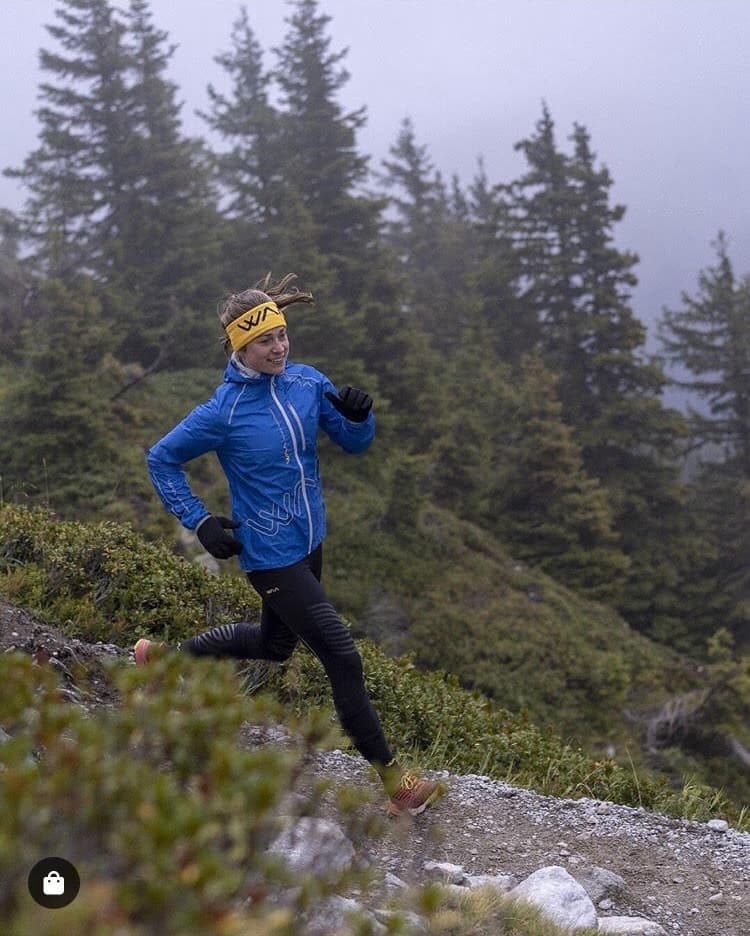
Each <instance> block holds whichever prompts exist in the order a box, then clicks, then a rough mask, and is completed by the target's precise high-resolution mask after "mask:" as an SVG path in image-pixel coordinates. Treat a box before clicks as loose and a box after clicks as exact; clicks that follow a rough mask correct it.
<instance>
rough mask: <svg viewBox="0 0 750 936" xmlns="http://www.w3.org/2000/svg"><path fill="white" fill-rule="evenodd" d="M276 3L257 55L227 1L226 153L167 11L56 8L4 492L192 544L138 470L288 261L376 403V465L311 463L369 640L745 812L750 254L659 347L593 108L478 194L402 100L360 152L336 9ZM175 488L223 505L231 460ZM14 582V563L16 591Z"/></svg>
mask: <svg viewBox="0 0 750 936" xmlns="http://www.w3.org/2000/svg"><path fill="white" fill-rule="evenodd" d="M288 10H289V12H288V16H287V20H286V26H287V33H286V36H285V38H284V41H283V42H282V43H281V45H280V46H279V47H278V48H276V49H274V50H270V51H264V47H263V44H262V42H263V37H262V36H259V35H257V34H256V32H255V30H254V27H253V21H252V14H251V12H248V10H247V9H245V8H244V7H238V10H237V16H236V20H235V22H234V24H233V28H232V31H231V34H230V35H228V36H227V38H226V45H225V48H224V49H223V50H217V53H216V59H215V60H216V62H217V63H218V64H219V65H220V66H221V68H222V69H223V70H224V72H225V73H226V78H227V80H226V83H225V84H226V89H225V90H219V89H217V88H215V87H212V86H209V88H208V100H209V102H210V103H209V105H208V106H207V108H206V111H205V113H202V114H201V117H202V120H203V121H204V122H205V126H206V136H207V137H209V136H210V138H211V140H213V141H219V142H218V143H212V144H211V145H209V144H208V143H207V142H206V139H201V138H190V137H188V136H186V135H185V134H184V132H183V129H182V122H181V117H180V111H181V106H182V105H181V102H180V89H179V88H178V87H177V86H176V84H175V83H174V82H173V81H172V80H171V79H170V77H169V66H170V60H171V56H172V54H173V51H174V50H173V46H172V45H171V44H170V38H169V36H168V35H167V33H166V32H164V31H163V30H162V29H160V28H159V25H158V24H157V23H156V22H155V20H154V17H153V14H152V11H151V10H150V8H149V3H148V0H119V2H117V3H115V2H112V0H59V2H58V6H57V9H56V12H55V19H54V22H52V23H50V24H49V25H48V27H47V31H48V38H47V41H46V45H45V47H44V48H43V49H42V50H41V51H40V56H41V58H40V61H41V65H42V69H43V73H44V81H43V83H42V84H40V87H39V92H38V100H39V106H38V110H37V112H36V116H37V119H38V127H39V136H38V140H37V143H36V147H35V148H34V149H33V150H32V151H31V152H29V153H28V155H27V156H26V158H25V160H24V161H23V163H22V164H21V165H18V166H11V167H6V168H5V170H4V171H5V173H6V174H7V175H10V176H12V177H14V178H16V179H18V180H19V181H20V183H21V184H22V187H23V190H24V192H25V196H26V197H25V202H24V204H23V207H22V208H21V209H19V210H18V211H11V210H9V209H7V208H0V324H1V325H2V327H0V377H1V380H0V509H6V508H9V509H11V510H12V511H13V512H14V513H13V514H12V515H13V516H18V515H19V514H17V513H15V511H17V510H18V509H19V508H23V509H26V508H29V509H34V508H44V509H46V510H48V511H52V512H53V514H54V516H55V517H57V518H59V519H60V521H61V522H69V521H76V522H79V523H84V524H89V523H90V524H91V525H92V526H91V536H92V537H95V536H98V535H100V533H98V532H97V530H100V527H97V526H96V524H101V523H102V522H105V521H106V522H112V523H120V524H126V525H129V526H130V527H132V528H133V530H134V531H135V532H136V533H137V534H139V535H140V536H143V537H145V538H146V539H148V540H150V541H153V542H157V541H158V542H161V543H167V544H168V545H169V547H170V548H171V549H172V551H173V552H174V553H176V554H177V555H180V556H183V557H184V558H185V559H186V560H187V561H193V560H196V561H199V560H201V558H202V550H201V549H200V547H199V546H198V545H197V542H196V540H195V538H194V537H193V536H192V535H188V534H186V532H185V531H182V530H181V529H180V528H179V526H178V524H177V523H176V521H175V520H174V519H173V518H172V517H171V516H169V515H167V514H166V513H165V511H164V510H163V508H162V506H161V503H160V502H159V500H158V498H157V497H156V495H155V494H154V492H153V490H152V488H151V485H150V482H149V480H148V476H147V474H146V469H145V461H144V454H145V452H146V450H147V449H148V448H149V446H150V445H151V444H152V443H153V442H154V441H155V440H156V439H157V438H159V437H160V436H161V435H162V434H163V433H164V432H166V431H167V430H168V429H170V428H171V427H172V426H173V425H174V424H175V423H176V422H177V421H178V420H179V419H180V418H182V416H184V415H185V414H186V413H187V412H189V411H190V410H191V409H192V408H193V407H194V406H195V405H197V404H198V403H200V402H202V401H203V400H205V399H206V398H207V397H208V396H210V394H211V393H212V391H213V388H214V387H215V386H216V385H217V384H218V383H219V382H220V379H221V371H222V368H223V366H224V354H223V351H222V350H221V345H220V338H221V328H220V326H219V322H218V319H217V317H216V314H215V309H216V305H217V303H218V301H219V300H220V299H221V297H222V296H223V295H225V294H226V293H230V292H237V291H240V290H242V289H244V288H246V287H247V286H250V285H253V284H254V283H256V282H257V281H259V280H260V279H262V278H263V277H264V276H265V274H266V273H267V272H269V271H271V272H272V273H273V274H274V276H276V277H278V278H281V276H283V275H285V274H286V273H294V274H296V275H297V280H296V281H295V282H296V284H297V285H298V286H299V288H301V289H304V290H309V291H311V292H312V293H313V295H314V297H315V302H314V304H313V305H309V306H304V307H301V305H296V306H294V307H293V308H292V309H291V310H290V311H289V313H288V318H289V326H290V337H291V344H292V353H291V356H292V359H293V360H296V361H302V362H305V363H309V364H312V365H314V366H315V367H317V368H319V369H320V370H322V371H323V372H324V373H326V374H327V375H328V376H329V377H330V378H331V379H332V380H333V381H334V383H336V385H337V386H342V385H345V384H352V385H354V386H357V387H362V388H363V389H366V390H367V391H368V392H369V393H371V394H372V396H373V397H374V399H375V412H376V417H377V422H378V434H377V437H376V441H375V443H374V444H373V446H372V447H371V449H370V450H369V451H368V452H367V453H366V454H365V455H363V456H358V457H356V458H348V457H346V456H343V455H342V453H341V452H340V451H338V450H334V449H333V447H332V446H328V445H327V444H326V443H325V442H323V443H322V445H321V461H322V463H323V466H322V473H323V476H324V478H325V480H326V491H327V503H328V509H329V537H328V540H327V544H326V550H327V552H326V567H325V580H324V581H325V584H326V587H327V590H328V591H329V593H330V596H331V599H332V601H333V602H334V604H335V605H336V606H337V607H338V608H339V609H340V611H341V612H342V614H343V615H344V616H345V617H346V618H347V620H348V621H349V622H350V623H351V625H352V628H353V629H354V631H355V633H356V635H357V636H358V637H361V638H367V639H368V640H370V641H372V642H373V643H374V644H376V645H377V646H378V647H379V648H381V649H382V650H383V651H384V652H386V653H388V654H391V655H394V656H395V655H399V654H410V655H412V657H413V659H414V661H415V663H416V665H417V666H418V667H419V668H421V669H423V670H438V669H439V670H442V671H445V672H447V673H449V674H451V676H452V677H455V678H456V679H457V680H458V681H459V682H460V684H461V686H462V687H464V688H465V689H468V690H472V691H476V692H477V693H481V694H482V695H483V696H486V697H488V698H489V699H491V700H493V701H494V702H496V703H498V704H499V705H502V706H504V707H505V708H507V709H509V710H511V711H513V712H525V713H528V715H529V717H530V718H531V719H532V720H533V721H534V722H536V723H539V724H540V725H551V726H553V727H554V730H555V731H557V732H559V733H560V734H561V735H562V736H564V737H565V738H569V739H573V740H574V741H575V743H577V744H581V745H582V746H583V747H585V748H586V749H587V750H589V751H590V752H591V753H592V754H594V755H601V756H612V757H614V758H616V759H618V760H621V761H622V762H624V763H628V762H630V761H632V760H635V761H637V762H642V763H644V764H646V765H647V766H648V767H649V768H653V769H656V770H658V771H661V772H662V773H663V774H664V775H665V776H667V777H669V778H670V781H671V782H673V783H675V784H677V785H681V784H683V783H684V782H685V781H686V778H688V777H691V776H692V777H695V778H697V780H698V781H700V782H710V783H712V784H715V785H717V786H720V787H722V788H723V789H724V790H726V791H727V793H728V795H730V796H731V797H732V798H733V799H734V800H735V801H736V802H739V803H750V728H748V725H750V271H743V270H736V269H735V268H734V266H733V264H732V262H731V260H730V256H729V248H728V243H729V241H728V238H729V236H731V232H728V233H726V234H725V233H724V232H721V231H719V232H717V233H716V238H715V241H714V243H713V244H712V245H711V249H712V251H713V253H712V260H711V262H710V264H709V265H708V266H707V267H706V268H705V269H703V270H696V271H695V272H696V276H695V282H694V283H687V284H685V291H684V292H683V294H682V298H681V302H680V303H679V306H678V307H676V308H671V309H664V310H663V313H662V317H661V320H660V322H659V328H658V332H659V334H658V337H659V352H658V353H653V352H649V351H647V348H646V327H645V325H644V323H643V322H642V321H641V320H640V319H639V317H638V313H637V310H636V309H635V308H634V307H633V291H634V287H635V286H636V285H637V275H638V273H637V270H638V257H637V255H636V253H635V252H631V251H629V250H625V249H622V248H620V247H618V246H617V245H616V240H615V238H616V234H617V225H618V223H619V222H620V221H621V220H622V218H623V216H624V214H625V211H626V206H624V205H619V204H614V203H613V200H612V191H611V190H612V185H613V180H612V177H611V175H610V173H609V171H608V169H607V168H606V165H605V163H604V162H602V161H601V159H600V158H599V155H598V154H597V152H596V147H595V141H594V140H592V138H591V135H590V133H589V132H588V130H587V129H586V126H585V125H584V124H578V123H576V124H574V125H573V127H572V128H560V127H558V126H557V125H556V123H555V119H554V115H553V114H552V113H551V111H550V109H549V107H548V106H547V105H546V104H544V103H541V104H540V109H539V113H538V114H535V115H534V114H532V115H529V130H528V135H527V136H526V138H525V139H522V140H519V141H518V142H517V143H516V148H517V150H518V152H519V153H520V155H521V157H522V159H523V170H522V172H521V173H520V174H519V176H518V178H512V179H491V178H488V176H487V173H486V170H485V167H484V164H483V162H482V161H481V160H480V159H478V160H477V167H476V172H475V175H474V177H473V179H472V180H471V182H470V183H469V184H468V185H465V184H463V183H462V182H461V181H460V180H459V179H458V178H457V177H453V178H446V177H445V176H444V174H443V173H441V171H440V168H439V167H437V166H436V165H435V164H434V163H433V161H432V158H431V156H430V148H429V141H425V140H422V139H420V137H419V134H418V130H417V128H416V127H415V125H414V123H413V121H412V120H411V119H410V117H409V116H406V115H405V116H404V118H403V120H402V122H401V125H400V128H399V131H398V134H397V137H396V139H395V140H393V143H392V146H391V147H390V151H389V154H388V158H387V159H385V160H383V161H382V163H381V164H380V165H373V163H372V160H371V158H370V157H369V156H368V155H367V154H366V153H363V152H362V151H361V150H360V149H359V147H358V131H359V130H360V129H361V128H362V127H363V125H364V123H365V121H366V117H367V114H366V109H365V107H364V106H363V107H362V108H361V109H358V110H353V111H349V112H347V111H346V110H345V109H344V108H343V107H342V105H341V103H340V94H339V92H340V91H341V89H342V88H343V87H344V86H345V85H346V82H347V80H348V77H349V76H348V73H347V70H346V65H345V52H342V51H340V50H337V49H335V48H333V46H332V40H331V37H330V33H329V24H330V18H329V17H328V16H327V15H326V14H325V13H324V12H323V11H322V10H321V8H320V6H319V3H318V0H293V2H291V3H290V4H289V8H288ZM188 104H189V102H188ZM209 131H210V132H209ZM635 246H636V247H637V245H635ZM673 374H679V380H677V378H675V377H673V376H670V375H673ZM675 385H677V386H679V388H680V390H681V392H682V394H683V396H682V397H681V398H682V399H685V400H686V401H689V402H688V403H686V404H685V406H684V408H683V409H681V410H677V409H675V408H672V407H670V406H668V405H667V404H666V402H665V393H666V391H668V390H670V389H673V388H674V386H675ZM189 472H190V478H191V482H192V484H193V485H194V488H195V490H196V491H197V492H198V493H200V495H201V496H202V497H203V498H204V500H205V502H206V504H207V506H208V508H209V510H211V511H213V512H215V513H218V514H222V513H227V512H228V510H229V509H230V508H229V505H228V504H227V502H226V497H227V495H226V489H225V486H224V483H223V478H222V475H221V473H220V470H219V467H218V464H217V463H216V462H215V460H213V459H212V458H205V459H200V460H198V461H197V462H195V463H194V464H192V465H191V466H190V468H189ZM3 562H4V564H3ZM230 565H231V564H222V566H221V568H220V569H217V570H215V574H216V575H217V576H218V577H219V578H221V577H224V578H225V579H226V580H227V587H228V588H229V587H230V585H231V587H237V585H238V581H237V580H238V579H239V571H238V570H237V569H236V567H233V568H230V567H229V566H230ZM13 575H14V568H13V566H12V563H11V562H10V560H8V561H4V560H3V559H2V555H1V554H0V591H1V592H3V593H5V594H6V596H7V597H9V598H11V599H12V598H13V597H14V595H13V590H12V588H11V585H12V582H13ZM144 627H145V624H144ZM98 636H99V637H103V636H104V635H102V634H99V635H98ZM119 637H121V638H122V640H123V641H124V642H127V641H129V640H130V639H131V637H132V635H128V634H125V633H122V634H120V635H118V639H119Z"/></svg>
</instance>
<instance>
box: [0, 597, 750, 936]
mask: <svg viewBox="0 0 750 936" xmlns="http://www.w3.org/2000/svg"><path fill="white" fill-rule="evenodd" d="M14 648H15V649H17V650H19V651H21V652H24V653H29V654H32V655H34V656H35V657H36V658H37V659H38V660H40V662H45V663H49V664H50V665H54V666H56V667H58V668H59V669H60V671H61V672H62V673H63V675H64V676H66V674H67V673H68V669H69V667H70V665H71V663H72V662H75V661H83V662H85V663H86V664H87V670H88V673H89V676H88V677H87V681H86V683H85V684H83V685H81V684H74V683H73V682H72V680H69V679H68V678H67V676H66V682H68V692H69V697H70V699H71V701H73V702H78V703H80V704H84V705H86V706H87V707H89V706H96V705H111V704H113V703H114V702H116V696H115V694H114V691H113V690H112V688H111V686H110V684H109V682H108V678H107V673H106V666H105V663H106V661H108V660H111V659H112V658H113V657H115V658H117V657H122V658H123V660H128V658H129V654H128V652H127V651H124V650H122V649H121V648H117V647H114V646H112V645H109V644H87V643H85V642H83V641H80V640H75V639H71V638H69V637H66V636H65V635H63V634H62V633H61V632H59V631H58V630H56V629H55V628H53V627H50V626H48V625H46V624H43V623H41V622H39V621H36V620H35V619H34V618H32V617H31V616H30V615H28V614H27V613H26V612H25V611H23V610H21V609H19V608H17V607H14V606H13V605H11V604H9V603H7V602H5V601H2V600H1V599H0V652H7V651H9V650H11V649H14ZM238 743H240V744H247V745H253V746H255V745H258V744H269V743H274V744H278V743H281V744H284V743H289V739H288V738H287V737H286V736H285V735H284V733H283V732H282V731H281V730H278V731H269V730H268V729H260V728H256V727H254V726H251V725H247V726H245V728H244V729H243V731H242V732H241V735H240V738H239V742H238ZM310 766H311V768H312V770H311V774H312V775H316V776H321V777H325V778H327V779H328V780H330V781H332V782H333V783H334V784H339V783H341V784H343V783H353V784H356V785H361V786H362V787H363V788H366V789H368V790H370V791H371V793H372V796H373V802H372V805H371V806H365V807H363V808H364V809H372V810H379V805H378V796H379V791H378V789H377V785H376V784H375V783H374V781H373V778H372V775H371V773H370V772H369V769H368V766H367V764H366V763H365V762H364V761H363V760H362V759H361V758H359V757H354V756H350V755H348V754H345V753H343V752H341V751H331V752H325V753H319V754H317V755H316V756H315V758H314V761H313V762H312V763H311V765H310ZM433 775H434V774H433ZM443 776H444V778H445V779H446V781H447V782H448V784H449V787H450V789H449V793H448V795H447V796H446V798H445V799H444V800H443V801H442V802H441V803H440V804H439V805H438V806H437V807H436V808H435V809H434V810H432V811H430V812H428V813H425V814H424V815H422V816H420V817H418V818H417V819H415V820H413V821H411V822H408V823H406V822H402V821H398V822H391V823H388V824H386V826H385V831H384V833H383V834H382V835H380V836H374V837H371V838H366V839H365V840H364V841H365V844H364V845H363V844H361V843H360V844H358V845H355V844H354V843H352V842H349V841H348V840H347V841H346V843H345V848H344V850H345V851H346V852H347V854H349V855H350V856H351V860H353V861H365V862H369V863H371V864H374V865H375V867H377V868H378V869H380V870H381V871H382V876H381V885H380V891H379V892H378V889H377V888H376V889H375V891H374V892H373V895H374V896H373V897H372V898H370V899H371V900H372V899H375V900H376V901H377V900H379V899H380V898H383V899H385V897H386V896H387V892H388V891H393V890H394V889H395V890H398V889H399V888H402V887H408V886H409V885H411V884H418V883H424V882H425V881H426V880H428V879H436V878H437V879H439V880H443V881H446V882H448V883H450V884H452V885H454V886H457V887H465V888H469V887H473V886H476V885H478V884H481V883H486V881H487V878H486V877H485V876H491V877H492V878H493V879H494V880H493V881H492V882H491V883H493V884H494V885H495V886H497V887H499V888H501V889H503V890H510V889H511V888H513V887H515V886H517V885H518V884H521V891H519V892H523V891H524V889H525V888H526V887H527V886H528V887H531V886H532V885H534V884H535V883H536V882H537V879H538V878H540V877H542V878H544V876H545V875H544V874H542V873H541V869H547V871H546V872H545V874H546V878H547V880H546V883H543V882H542V883H543V887H542V884H540V888H542V890H540V891H539V893H542V891H543V892H544V894H547V895H549V894H550V893H551V892H555V893H557V898H555V897H554V893H553V897H551V898H550V897H549V896H542V897H540V898H539V900H540V901H541V902H542V903H543V902H544V901H545V900H548V899H552V900H553V902H554V900H555V899H558V905H559V906H562V905H563V904H564V905H565V906H566V907H567V908H568V910H569V911H570V912H571V913H579V912H584V911H585V913H588V914H589V916H590V915H591V913H592V912H593V913H594V914H595V919H598V925H599V928H600V931H601V932H605V933H606V932H610V933H620V934H630V936H637V934H641V936H658V934H662V933H666V934H675V936H750V834H748V833H739V832H737V831H735V830H733V829H731V828H729V827H727V825H726V823H723V822H721V821H714V822H711V823H699V822H691V821H687V820H679V819H672V818H669V817H665V816H662V815H658V814H654V813H650V812H647V811H645V810H643V809H638V808H632V807H625V806H618V805H614V804H612V803H607V802H601V801H595V800H590V799H579V800H563V799H557V798H553V797H546V796H540V795H537V794H535V793H532V792H530V791H528V790H524V789H521V788H518V787H513V786H511V785H508V784H506V783H503V782H499V781H495V780H490V779H488V778H487V777H481V776H453V775H449V774H448V773H445V774H444V775H443ZM303 792H304V791H303ZM339 820H340V817H339V816H338V815H337V812H336V807H335V805H334V798H333V796H329V797H324V798H323V802H322V809H321V811H320V819H317V820H314V822H316V823H318V825H317V826H316V827H313V826H310V827H309V828H308V832H309V833H310V834H309V838H310V847H311V852H310V855H309V856H308V858H305V856H304V853H303V852H304V849H303V850H302V852H301V851H300V849H299V844H298V843H297V845H295V846H294V848H295V849H296V851H295V852H294V853H295V854H296V856H297V858H296V859H295V860H299V861H301V862H304V861H305V860H310V861H313V860H316V861H319V860H321V855H322V854H324V853H325V844H324V843H321V841H320V838H317V839H316V836H320V835H323V836H324V837H325V836H330V835H333V836H334V846H335V847H334V849H333V850H334V852H335V854H337V855H339V856H340V855H341V853H342V842H343V835H344V833H343V832H342V831H341V825H340V822H339ZM278 847H279V849H280V850H281V851H283V850H284V849H285V848H287V847H288V845H287V846H285V845H284V843H283V842H279V844H278ZM289 853H291V852H289ZM336 860H338V859H336ZM536 872H539V874H536ZM530 875H533V879H532V881H531V884H528V879H529V876H530ZM524 881H526V882H527V883H522V882H524ZM565 887H568V888H569V889H568V891H567V892H565V894H564V895H563V896H560V895H561V894H562V892H563V891H564V889H565ZM544 888H546V890H544ZM576 888H578V890H576ZM561 889H562V890H561ZM532 899H533V895H532ZM368 907H369V904H368ZM555 912H557V911H556V910H555V907H554V903H553V905H552V909H551V910H550V913H551V914H553V915H554V913H555ZM560 912H561V913H562V912H563V911H562V910H561V911H560ZM566 912H567V911H566ZM625 917H627V918H631V920H630V922H626V921H624V920H623V919H622V918H625ZM583 918H584V917H581V919H583ZM564 919H567V920H568V922H572V920H573V917H564V916H561V917H559V919H558V922H562V921H563V920H564ZM639 921H640V922H639ZM325 925H330V923H328V924H321V926H323V927H325ZM314 931H315V926H314V925H312V924H311V927H310V932H311V933H312V932H314ZM319 931H320V932H325V928H323V929H321V930H319Z"/></svg>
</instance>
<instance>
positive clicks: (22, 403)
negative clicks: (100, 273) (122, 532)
mask: <svg viewBox="0 0 750 936" xmlns="http://www.w3.org/2000/svg"><path fill="white" fill-rule="evenodd" d="M33 302H34V308H33V309H32V310H31V312H30V314H29V317H28V319H27V321H26V323H25V326H24V330H25V332H26V340H25V342H24V347H25V348H26V357H25V360H24V367H23V370H22V372H21V376H20V378H19V379H18V380H16V381H14V382H13V383H12V384H11V386H10V387H9V389H8V392H7V395H6V396H5V399H4V405H3V407H2V408H1V409H0V464H2V466H3V467H2V476H3V478H2V480H3V496H4V497H6V498H8V499H11V500H18V501H22V502H27V503H44V504H47V505H49V506H51V507H53V508H54V509H55V510H56V511H58V512H59V513H61V514H63V515H66V516H82V515H89V516H90V515H92V514H95V513H96V512H97V511H102V510H106V509H107V508H108V507H109V506H110V504H111V502H112V500H113V499H114V498H115V496H118V497H122V496H125V495H126V494H127V493H128V491H130V492H133V491H139V492H141V493H143V494H145V490H144V489H145V486H146V484H147V482H146V479H145V474H144V471H143V456H142V452H141V450H140V449H137V448H136V447H134V446H128V444H127V443H126V442H125V441H124V440H123V437H122V425H121V424H120V423H119V418H118V410H117V409H116V408H113V407H112V405H111V403H110V396H111V394H112V392H113V390H114V389H115V383H116V378H115V377H114V375H113V373H112V371H111V370H110V368H109V367H108V359H109V350H110V347H111V339H112V328H111V325H110V324H108V323H107V322H106V321H105V320H104V318H103V317H102V307H101V303H100V301H99V300H98V298H97V295H96V285H95V284H94V282H93V281H92V280H91V279H90V278H88V277H83V276H81V277H75V278H73V277H68V278H67V279H66V281H65V282H63V281H62V280H46V281H45V282H44V283H43V284H42V285H41V286H40V287H39V289H38V291H37V292H36V294H35V297H34V300H33Z"/></svg>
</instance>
